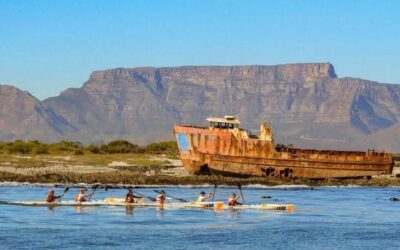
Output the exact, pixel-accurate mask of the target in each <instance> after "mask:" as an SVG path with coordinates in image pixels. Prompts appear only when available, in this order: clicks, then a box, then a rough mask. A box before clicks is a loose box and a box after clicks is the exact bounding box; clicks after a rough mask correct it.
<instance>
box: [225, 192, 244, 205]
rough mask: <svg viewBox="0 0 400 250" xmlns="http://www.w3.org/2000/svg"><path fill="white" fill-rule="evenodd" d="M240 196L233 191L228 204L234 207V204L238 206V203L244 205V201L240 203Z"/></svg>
mask: <svg viewBox="0 0 400 250" xmlns="http://www.w3.org/2000/svg"><path fill="white" fill-rule="evenodd" d="M239 198H240V196H237V195H236V194H235V193H233V194H232V195H231V196H230V197H229V199H228V206H230V207H233V206H237V205H243V204H242V203H239V202H238V200H239Z"/></svg>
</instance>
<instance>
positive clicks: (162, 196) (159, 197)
mask: <svg viewBox="0 0 400 250" xmlns="http://www.w3.org/2000/svg"><path fill="white" fill-rule="evenodd" d="M166 198H167V196H166V195H165V192H164V190H161V192H160V193H159V195H157V198H156V200H157V202H158V204H160V205H164V202H165V199H166Z"/></svg>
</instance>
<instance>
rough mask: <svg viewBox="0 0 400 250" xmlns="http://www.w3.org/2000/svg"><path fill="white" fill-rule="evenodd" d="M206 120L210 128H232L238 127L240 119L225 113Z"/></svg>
mask: <svg viewBox="0 0 400 250" xmlns="http://www.w3.org/2000/svg"><path fill="white" fill-rule="evenodd" d="M207 121H208V122H210V127H212V128H228V129H234V128H239V124H240V121H239V119H237V118H236V117H234V116H231V115H226V116H224V117H223V118H221V117H209V118H207Z"/></svg>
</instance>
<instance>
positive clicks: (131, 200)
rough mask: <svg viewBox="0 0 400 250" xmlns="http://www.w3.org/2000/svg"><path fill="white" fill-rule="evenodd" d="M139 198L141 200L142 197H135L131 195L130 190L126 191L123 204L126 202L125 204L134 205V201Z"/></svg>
mask: <svg viewBox="0 0 400 250" xmlns="http://www.w3.org/2000/svg"><path fill="white" fill-rule="evenodd" d="M141 198H143V197H142V196H135V195H133V191H132V189H129V190H128V193H127V194H126V196H125V202H126V203H134V202H136V200H135V199H141Z"/></svg>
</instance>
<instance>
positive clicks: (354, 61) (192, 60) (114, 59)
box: [0, 0, 400, 99]
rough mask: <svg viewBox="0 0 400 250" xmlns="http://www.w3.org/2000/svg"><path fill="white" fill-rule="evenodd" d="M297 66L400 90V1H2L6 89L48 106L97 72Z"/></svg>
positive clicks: (0, 66) (0, 74) (0, 40)
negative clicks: (311, 65) (328, 67)
mask: <svg viewBox="0 0 400 250" xmlns="http://www.w3.org/2000/svg"><path fill="white" fill-rule="evenodd" d="M297 62H331V63H333V64H334V66H335V69H336V72H337V74H338V76H339V77H343V76H353V77H360V78H365V79H370V80H375V81H379V82H388V83H400V69H399V66H400V1H395V0H393V1H382V0H381V1H378V0H375V1H367V0H365V1H361V0H358V1H357V0H354V1H349V0H343V1H338V0H335V1H313V0H309V1H306V0H302V1H293V0H292V1H291V0H287V1H283V0H276V1H262V0H260V1H251V0H250V1H249V0H246V1H233V0H226V1H223V0H213V1H205V0H198V1H194V0H187V1H183V0H176V1H174V0H164V1H161V0H160V1H151V0H146V1H145V0H143V1H100V0H93V1H89V0H82V1H73V0H71V1H45V0H36V1H29V0H21V1H17V0H0V83H1V84H11V85H15V86H17V87H19V88H21V89H23V90H28V91H29V92H31V93H32V94H33V95H35V96H36V97H38V98H39V99H44V98H46V97H49V96H54V95H57V94H58V93H59V92H60V91H62V90H64V89H66V88H69V87H80V86H81V85H82V83H83V82H84V81H86V80H87V79H88V77H89V74H90V73H91V72H92V71H93V70H101V69H108V68H115V67H137V66H180V65H246V64H265V65H271V64H283V63H297Z"/></svg>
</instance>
